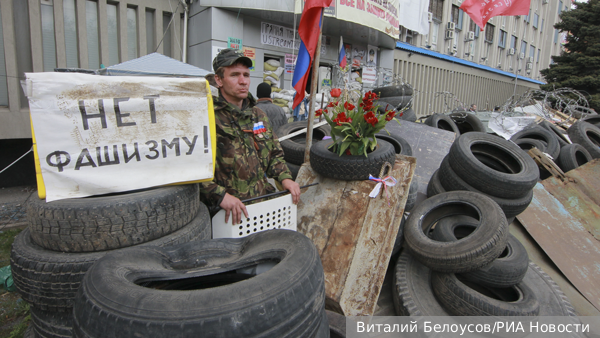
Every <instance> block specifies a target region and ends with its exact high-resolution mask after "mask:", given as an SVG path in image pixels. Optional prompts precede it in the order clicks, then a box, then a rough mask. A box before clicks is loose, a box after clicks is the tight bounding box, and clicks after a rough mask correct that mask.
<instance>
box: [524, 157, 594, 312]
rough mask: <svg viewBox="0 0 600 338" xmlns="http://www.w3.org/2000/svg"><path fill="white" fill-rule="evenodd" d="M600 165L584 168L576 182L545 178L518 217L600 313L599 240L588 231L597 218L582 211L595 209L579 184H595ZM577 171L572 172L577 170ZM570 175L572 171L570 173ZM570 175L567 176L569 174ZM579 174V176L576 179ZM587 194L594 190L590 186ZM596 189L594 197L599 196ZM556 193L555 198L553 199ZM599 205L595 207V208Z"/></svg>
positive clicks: (573, 175)
mask: <svg viewBox="0 0 600 338" xmlns="http://www.w3.org/2000/svg"><path fill="white" fill-rule="evenodd" d="M599 165H600V162H596V163H595V164H593V165H591V166H594V167H595V168H596V169H592V168H590V167H591V166H590V167H588V168H583V170H581V171H580V172H579V173H578V174H577V173H573V174H571V175H569V176H570V177H580V181H578V182H579V183H575V182H571V181H570V180H567V181H566V182H562V181H560V180H556V179H548V180H545V181H544V182H543V185H542V184H541V183H538V184H537V185H536V186H535V187H534V189H533V194H534V196H533V200H532V202H531V204H530V205H529V207H528V208H527V210H525V211H524V212H523V213H521V214H520V215H519V216H517V218H518V220H519V221H520V222H521V224H523V227H524V228H525V229H526V230H527V231H528V232H529V234H530V235H531V236H532V237H533V238H534V239H535V241H536V242H537V243H538V244H539V245H540V247H541V248H542V249H543V250H544V252H545V253H546V254H547V255H548V257H550V259H552V261H553V262H554V264H556V266H557V267H558V268H559V269H560V270H561V272H562V273H563V274H564V275H565V276H566V277H567V278H568V279H569V281H570V282H571V283H572V284H573V285H574V286H575V287H576V288H577V290H578V291H579V292H580V293H581V294H582V295H583V296H584V297H585V298H586V299H587V300H588V301H589V302H590V303H591V304H592V305H593V306H594V307H595V308H596V309H598V310H600V241H598V240H597V239H596V238H594V236H593V235H592V233H591V232H590V229H589V225H590V224H593V222H595V224H593V225H595V226H596V227H597V226H598V218H597V215H596V216H594V215H593V213H594V212H595V211H592V213H589V212H588V211H585V210H583V209H584V208H594V207H592V205H591V204H590V203H593V202H590V201H592V199H591V198H589V197H587V196H586V195H585V194H584V193H582V190H579V189H578V188H580V184H583V183H584V182H594V181H597V178H596V177H594V178H590V180H588V176H589V175H598V171H597V170H598V169H597V168H598V166H599ZM577 170H579V169H575V170H574V171H577ZM572 172H573V171H572ZM572 172H570V173H572ZM577 175H579V176H577ZM586 188H589V189H588V190H589V191H593V188H592V187H589V186H588V187H586ZM598 188H600V186H596V188H595V189H596V191H595V193H594V194H595V195H596V196H597V194H598ZM554 194H556V195H557V196H558V198H556V196H553V195H554ZM597 207H598V206H597V205H595V208H597ZM581 217H584V218H585V221H584V220H582V218H581Z"/></svg>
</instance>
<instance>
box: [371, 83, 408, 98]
mask: <svg viewBox="0 0 600 338" xmlns="http://www.w3.org/2000/svg"><path fill="white" fill-rule="evenodd" d="M371 91H372V92H373V93H375V94H377V95H378V96H379V97H380V98H384V97H390V96H411V95H413V88H412V87H411V86H409V85H406V84H405V85H396V86H387V87H378V88H375V89H373V90H371Z"/></svg>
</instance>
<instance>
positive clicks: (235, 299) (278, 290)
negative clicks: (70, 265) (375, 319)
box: [73, 230, 330, 338]
mask: <svg viewBox="0 0 600 338" xmlns="http://www.w3.org/2000/svg"><path fill="white" fill-rule="evenodd" d="M73 318H74V319H73V324H74V325H73V337H75V338H84V337H85V338H108V337H146V338H167V337H264V338H268V337H289V338H292V337H307V338H328V337H329V336H330V328H329V324H328V319H327V314H326V312H325V276H324V273H323V267H322V265H321V259H320V257H319V254H318V252H317V249H316V247H315V246H314V244H313V243H312V241H311V240H310V239H308V237H306V236H304V235H302V234H300V233H298V232H295V231H289V230H271V231H265V232H259V233H256V234H252V235H250V236H248V237H244V238H235V239H215V240H207V241H196V242H190V243H185V244H181V245H178V246H175V247H170V248H160V247H134V248H129V249H124V250H119V251H114V252H111V253H109V254H107V255H106V256H104V257H103V258H101V259H100V260H98V261H97V262H96V264H94V265H93V266H92V267H91V268H90V269H89V270H88V272H87V273H86V275H85V277H84V279H83V281H82V282H81V287H80V288H79V290H78V292H77V297H76V298H75V304H74V311H73Z"/></svg>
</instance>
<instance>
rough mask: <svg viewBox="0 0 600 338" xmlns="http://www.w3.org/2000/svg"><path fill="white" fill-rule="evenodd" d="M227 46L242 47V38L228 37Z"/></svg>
mask: <svg viewBox="0 0 600 338" xmlns="http://www.w3.org/2000/svg"><path fill="white" fill-rule="evenodd" d="M227 48H233V49H242V39H239V38H232V37H231V36H230V37H228V38H227Z"/></svg>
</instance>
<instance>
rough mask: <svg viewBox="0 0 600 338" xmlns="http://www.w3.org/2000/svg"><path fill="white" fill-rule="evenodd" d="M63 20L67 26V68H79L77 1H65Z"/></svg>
mask: <svg viewBox="0 0 600 338" xmlns="http://www.w3.org/2000/svg"><path fill="white" fill-rule="evenodd" d="M63 20H64V22H65V23H64V26H65V54H66V57H67V68H78V67H79V52H78V50H77V16H76V15H75V0H63Z"/></svg>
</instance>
